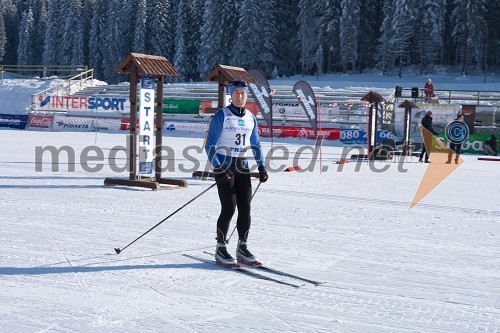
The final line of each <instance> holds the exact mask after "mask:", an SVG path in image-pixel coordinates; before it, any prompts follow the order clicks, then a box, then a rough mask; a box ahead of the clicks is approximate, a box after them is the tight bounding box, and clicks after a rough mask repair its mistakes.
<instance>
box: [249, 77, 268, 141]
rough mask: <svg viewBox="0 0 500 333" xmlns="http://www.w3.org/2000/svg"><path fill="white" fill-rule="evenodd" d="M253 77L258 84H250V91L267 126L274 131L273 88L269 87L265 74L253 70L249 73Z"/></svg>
mask: <svg viewBox="0 0 500 333" xmlns="http://www.w3.org/2000/svg"><path fill="white" fill-rule="evenodd" d="M248 74H250V76H251V77H253V78H254V80H255V81H256V82H257V84H254V83H248V86H249V87H250V91H251V92H252V95H253V99H254V100H255V101H256V102H257V105H258V106H259V110H260V113H261V114H262V117H263V118H264V121H265V122H266V124H267V127H269V128H270V129H271V133H272V131H273V99H272V96H271V88H270V87H269V82H268V81H267V79H266V76H265V75H264V73H262V72H261V71H259V70H257V69H251V70H249V71H248Z"/></svg>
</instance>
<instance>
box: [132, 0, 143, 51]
mask: <svg viewBox="0 0 500 333" xmlns="http://www.w3.org/2000/svg"><path fill="white" fill-rule="evenodd" d="M135 1H136V6H135V19H134V26H133V27H134V29H133V35H132V51H133V52H136V53H146V20H147V15H146V2H147V0H135Z"/></svg>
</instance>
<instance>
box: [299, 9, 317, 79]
mask: <svg viewBox="0 0 500 333" xmlns="http://www.w3.org/2000/svg"><path fill="white" fill-rule="evenodd" d="M298 6H299V14H298V17H297V24H298V26H299V31H298V34H297V39H298V45H297V46H298V48H299V50H300V63H301V65H302V68H301V74H302V75H306V74H312V73H314V65H315V59H316V52H317V50H318V47H319V45H318V42H317V39H316V36H317V33H318V29H317V26H316V24H315V22H316V17H317V13H316V10H315V8H316V6H315V1H314V0H299V4H298Z"/></svg>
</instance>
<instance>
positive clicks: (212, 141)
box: [205, 81, 268, 265]
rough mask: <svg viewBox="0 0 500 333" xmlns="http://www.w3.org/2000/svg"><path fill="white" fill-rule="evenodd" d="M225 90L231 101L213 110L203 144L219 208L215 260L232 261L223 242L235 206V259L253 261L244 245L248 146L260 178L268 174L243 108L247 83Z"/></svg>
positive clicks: (249, 188)
mask: <svg viewBox="0 0 500 333" xmlns="http://www.w3.org/2000/svg"><path fill="white" fill-rule="evenodd" d="M228 91H229V94H230V95H231V104H230V105H229V106H227V107H224V108H221V109H219V110H218V111H217V112H216V113H215V115H214V117H213V119H212V121H211V122H210V125H209V128H208V135H207V142H206V146H205V151H206V153H207V155H208V159H209V161H210V163H211V164H212V166H213V168H214V173H215V181H216V182H217V189H218V191H219V199H220V203H221V212H220V215H219V218H218V220H217V230H216V232H217V246H216V252H215V260H216V261H217V262H219V263H222V264H225V265H232V264H235V263H236V260H235V259H234V258H233V257H232V256H231V255H230V254H229V253H228V251H227V249H226V243H227V233H228V231H229V224H230V222H231V218H232V217H233V215H234V213H235V209H236V208H238V219H237V221H236V228H237V230H238V237H239V240H238V245H237V248H236V259H238V261H240V262H245V263H248V264H255V263H257V262H258V260H257V258H255V256H254V255H253V254H252V253H250V251H248V248H247V237H248V233H249V231H250V220H251V217H250V203H251V200H252V184H251V179H250V172H249V169H248V162H247V160H246V158H245V153H246V152H247V151H248V150H252V152H253V156H254V158H255V161H256V162H257V165H258V170H259V179H260V181H261V182H266V181H267V179H268V175H267V172H266V168H265V166H264V155H263V153H262V148H261V145H260V138H259V132H258V127H257V120H256V118H255V116H254V115H253V114H252V113H251V112H250V111H249V110H247V109H245V105H246V102H247V98H248V87H247V85H246V83H244V82H241V81H236V82H233V83H231V84H230V85H229V90H228Z"/></svg>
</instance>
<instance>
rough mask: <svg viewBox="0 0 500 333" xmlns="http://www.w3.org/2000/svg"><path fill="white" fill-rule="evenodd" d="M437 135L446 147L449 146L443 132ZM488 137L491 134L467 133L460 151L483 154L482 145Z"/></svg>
mask: <svg viewBox="0 0 500 333" xmlns="http://www.w3.org/2000/svg"><path fill="white" fill-rule="evenodd" d="M437 137H438V139H439V140H441V142H443V144H445V145H446V146H447V147H449V146H450V143H449V141H448V139H447V138H446V136H445V135H444V134H439V135H438V136H437ZM490 137H491V136H490V135H487V134H471V135H469V138H468V139H467V140H466V141H465V142H463V143H462V150H461V153H467V154H484V145H485V144H486V140H488V139H489V138H490Z"/></svg>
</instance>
